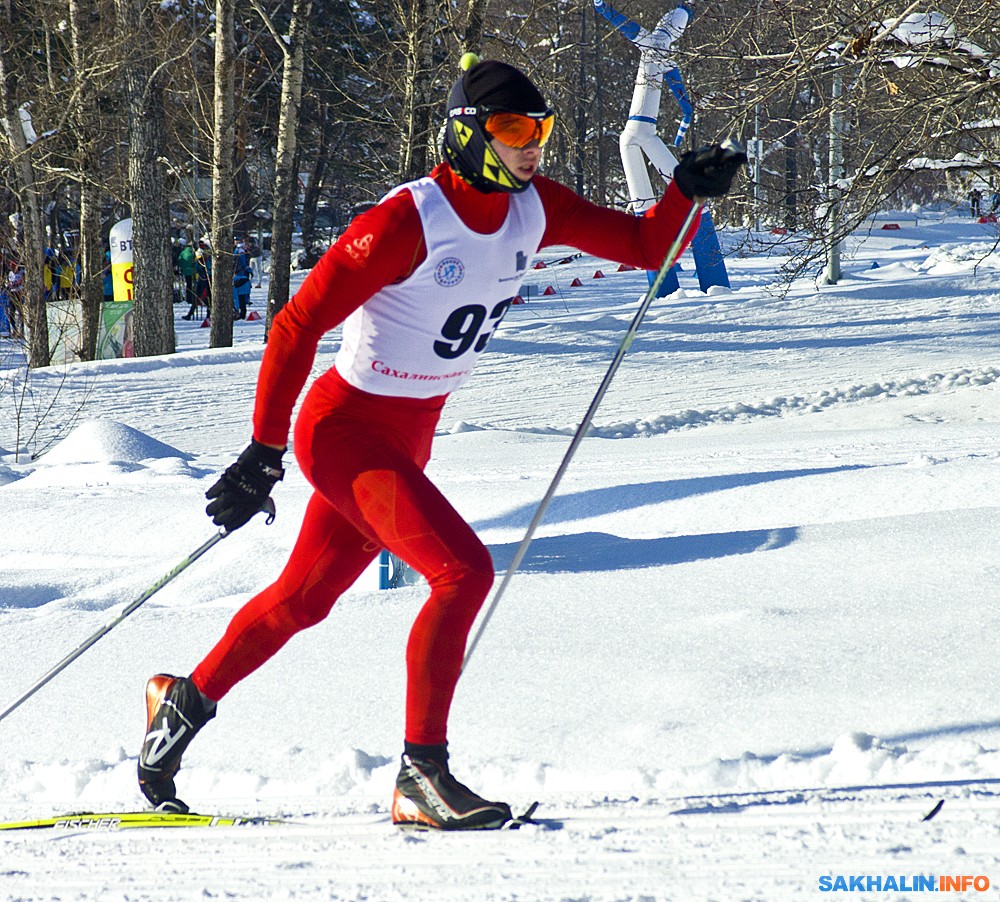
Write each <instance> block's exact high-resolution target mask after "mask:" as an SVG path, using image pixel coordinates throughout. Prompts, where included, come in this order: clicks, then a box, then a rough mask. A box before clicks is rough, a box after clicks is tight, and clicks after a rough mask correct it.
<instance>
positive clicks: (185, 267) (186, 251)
mask: <svg viewBox="0 0 1000 902" xmlns="http://www.w3.org/2000/svg"><path fill="white" fill-rule="evenodd" d="M177 243H178V245H180V252H179V253H178V254H177V270H178V272H180V274H181V278H182V279H183V280H184V300H185V301H187V303H188V305H189V309H188V312H187V316H184V317H182V319H191V317H193V316H194V312H195V310H197V309H198V296H197V295H196V294H195V291H194V273H195V259H194V248H193V247H191V246H190V245H189V244H188V243H187V238H181V239H180V240H179V241H178V242H177Z"/></svg>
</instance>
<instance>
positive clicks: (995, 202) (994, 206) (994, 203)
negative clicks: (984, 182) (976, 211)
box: [990, 188, 1000, 213]
mask: <svg viewBox="0 0 1000 902" xmlns="http://www.w3.org/2000/svg"><path fill="white" fill-rule="evenodd" d="M997 210H1000V191H998V190H997V189H996V188H994V189H993V194H992V195H990V212H991V213H996V211H997Z"/></svg>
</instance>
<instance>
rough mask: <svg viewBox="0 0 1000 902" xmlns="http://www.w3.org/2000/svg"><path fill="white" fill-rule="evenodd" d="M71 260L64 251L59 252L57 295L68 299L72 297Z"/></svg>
mask: <svg viewBox="0 0 1000 902" xmlns="http://www.w3.org/2000/svg"><path fill="white" fill-rule="evenodd" d="M75 269H76V267H74V266H73V261H72V260H70V258H69V255H68V254H67V253H66V252H65V251H60V252H59V297H60V298H61V299H62V300H64V301H68V300H70V299H71V298H72V297H73V285H74V283H75V282H76V280H75V279H74V270H75Z"/></svg>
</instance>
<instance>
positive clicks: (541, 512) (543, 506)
mask: <svg viewBox="0 0 1000 902" xmlns="http://www.w3.org/2000/svg"><path fill="white" fill-rule="evenodd" d="M704 203H705V198H703V197H696V198H694V200H692V201H691V209H690V210H689V211H688V215H687V218H686V219H685V220H684V224H683V225H682V226H681V229H680V231H679V232H678V233H677V237H676V238H675V239H674V243H673V244H671V245H670V249H669V250H668V251H667V254H666V256H665V257H664V258H663V263H661V264H660V268H659V270H657V273H656V276H655V278H654V279H653V282H652V284H651V285H650V286H649V289H648V290H647V291H646V295H645V297H643V299H642V303H641V304H639V309H638V310H637V311H636V313H635V316H634V317H633V318H632V323H631V325H629V327H628V331H627V332H626V333H625V337H624V338H622V340H621V344H620V345H618V350H617V351H616V352H615V356H614V358H613V359H612V361H611V365H610V366H609V367H608V371H607V372H606V373H605V374H604V379H603V380H602V381H601V384H600V387H599V388H598V389H597V394H595V395H594V399H593V400H592V401H591V402H590V407H588V408H587V412H586V413H585V414H584V415H583V420H582V421H581V423H580V425H579V426H578V427H577V430H576V433H575V434H574V435H573V439H572V441H570V443H569V447H568V448H567V449H566V453H565V455H563V459H562V463H561V464H559V468H558V469H557V470H556V475H555V476H553V477H552V482H551V483H549V487H548V490H547V491H546V492H545V495H544V497H543V498H542V500H541V501H540V502H539V504H538V509H537V510H536V511H535V516H534V517H532V520H531V523H530V524H528V530H527V532H525V534H524V538H523V539H521V544H520V545H518V546H517V551H515V552H514V559H513V560H512V561H511V562H510V566H509V567H508V568H507V572H506V573H505V574H504V577H503V579H502V580H501V582H500V585H499V586H498V587H497V590H496V592H495V593H494V595H493V600H492V601H491V602H490V606H489V607H488V608H487V609H486V613H485V614H484V615H483V619H482V621H481V622H480V624H479V629H478V630H476V634H475V636H473V638H472V642H471V643H470V644H469V649H468V651H467V652H466V653H465V660H464V661H462V670H463V671H464V670H465V668H466V667H467V666H468V664H469V659H470V658H471V657H472V653H473V652H474V651H475V650H476V645H478V644H479V639H480V638H481V637H482V635H483V631H484V630H485V629H486V625H487V624H488V623H489V622H490V618H491V617H492V616H493V612H494V611H495V610H496V607H497V604H499V602H500V599H501V597H502V596H503V593H504V592H505V591H506V589H507V586H508V585H509V584H510V581H511V579H512V578H513V576H514V573H515V572H516V571H517V568H518V567H519V566H520V565H521V561H522V560H523V559H524V555H525V553H526V552H527V551H528V546H529V545H530V544H531V540H532V538H533V537H534V535H535V530H536V529H538V526H539V524H540V523H541V522H542V517H544V516H545V511H546V510H547V509H548V506H549V504H550V503H551V502H552V499H553V498H554V497H555V494H556V489H558V488H559V483H560V482H561V481H562V478H563V475H564V474H565V472H566V470H567V468H568V467H569V462H570V461H571V460H572V459H573V455H574V454H575V453H576V449H577V446H578V445H579V444H580V442H581V441H583V437H584V436H585V435H586V433H587V430H588V429H589V428H590V424H591V421H592V420H593V419H594V414H596V413H597V408H598V407H599V406H600V404H601V401H602V400H604V395H605V394H606V393H607V391H608V388H609V387H610V386H611V380H612V379H614V377H615V373H617V372H618V367H619V366H621V362H622V360H623V359H624V357H625V354H626V353H627V352H628V349H629V347H630V345H631V344H632V341H633V339H634V338H635V336H636V333H637V332H638V331H639V325H640V323H642V320H643V317H645V315H646V311H647V310H649V307H650V305H651V304H652V303H653V301H654V300H655V299H656V295H657V293H658V292H659V290H660V286H661V285H662V284H663V280H664V279H665V278H666V277H667V273H668V272H669V271H670V268H671V267H672V266H673V265H674V263H676V262H677V258H678V257H679V256H680V252H681V246H682V245H683V243H684V236H685V235H687V233H688V229H690V228H691V226H692V225H693V223H694V221H695V218H696V217H697V216H698V213H699V211H700V210H701V208H702V206H703V205H704Z"/></svg>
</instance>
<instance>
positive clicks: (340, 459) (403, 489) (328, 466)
mask: <svg viewBox="0 0 1000 902" xmlns="http://www.w3.org/2000/svg"><path fill="white" fill-rule="evenodd" d="M467 56H473V55H471V54H468V55H467ZM463 59H465V58H463ZM554 122H555V114H554V113H553V111H552V110H550V109H549V108H548V106H547V105H546V103H545V100H544V98H543V97H542V95H541V93H540V92H539V90H538V88H537V87H536V86H535V85H534V84H533V83H532V82H531V81H530V80H529V79H528V77H527V76H525V75H524V74H523V73H522V72H520V71H519V70H517V69H515V68H514V67H512V66H509V65H507V64H505V63H502V62H497V61H492V60H487V61H483V62H479V61H478V59H475V58H474V57H473V62H472V64H471V66H470V67H468V68H467V69H466V71H465V73H464V74H463V75H462V76H461V77H460V78H459V79H458V81H457V82H456V83H455V85H454V86H453V88H452V90H451V94H450V96H449V100H448V111H447V121H446V123H445V129H444V131H443V138H442V151H443V154H444V157H445V161H444V162H442V163H440V164H438V165H437V166H436V167H435V168H434V169H433V170H432V172H431V173H430V175H429V176H427V177H425V178H421V179H418V180H416V181H413V182H409V183H407V184H404V185H401V186H399V187H398V188H396V189H395V190H394V191H392V192H390V193H389V194H388V195H387V196H386V197H385V198H384V199H383V200H382V201H381V202H380V203H379V204H377V205H376V206H374V207H373V208H371V209H370V210H368V211H366V212H364V213H362V214H361V215H359V216H358V217H357V218H356V219H355V220H354V221H353V222H352V223H351V224H350V226H349V227H348V228H347V230H346V231H345V232H344V234H343V235H342V236H341V237H340V239H339V240H338V241H337V243H336V244H334V245H333V246H332V247H331V248H330V249H329V250H328V251H327V252H326V253H325V254H324V256H323V258H322V259H321V260H320V262H319V263H318V264H317V265H316V266H315V267H314V268H313V270H312V271H311V273H310V274H309V276H308V277H307V279H306V280H305V282H304V283H303V285H302V288H301V289H300V290H299V292H298V293H297V294H296V295H295V297H294V298H293V299H292V301H291V302H290V303H288V304H287V305H286V306H285V307H284V309H283V310H282V311H281V312H280V313H279V314H278V315H277V316H276V317H275V319H274V324H273V326H272V329H271V333H270V337H269V340H268V343H267V346H266V348H265V352H264V357H263V361H262V364H261V371H260V376H259V378H258V382H257V394H256V400H255V407H254V429H253V439H252V441H251V442H250V444H249V446H248V447H247V448H246V449H245V450H244V451H243V453H242V454H240V456H239V459H238V460H237V461H236V462H235V463H234V464H232V465H231V466H230V467H229V468H228V469H227V470H226V471H225V472H224V473H223V474H222V476H221V478H220V479H219V480H218V482H216V483H215V485H213V486H212V487H211V488H210V489H209V490H208V492H207V493H206V495H207V497H208V498H209V499H210V503H209V505H208V507H207V513H208V514H209V516H210V517H212V519H213V522H214V523H215V524H216V525H218V526H220V527H222V528H223V529H224V530H226V531H227V532H231V531H233V530H236V529H238V528H239V527H241V526H243V525H244V524H245V523H247V522H248V521H249V520H250V519H251V518H252V517H253V516H254V515H255V514H257V513H258V512H260V511H261V510H262V509H263V508H264V507H265V506H266V505H270V503H271V502H270V499H269V495H270V492H271V490H272V488H273V487H274V485H275V484H276V483H277V482H278V481H279V480H281V479H282V477H283V476H284V468H283V465H282V456H283V454H284V452H285V450H286V443H287V440H288V432H289V429H290V422H291V416H292V408H293V406H294V405H295V403H296V400H297V398H298V396H299V393H300V391H301V390H302V387H303V385H304V383H305V381H306V378H307V377H308V375H309V372H310V368H311V366H312V362H313V359H314V355H315V352H316V347H317V343H318V342H319V340H320V338H321V337H322V336H323V335H324V334H325V333H326V332H327V331H329V330H330V329H332V328H334V327H335V326H337V325H339V324H341V323H343V340H342V343H341V347H340V350H339V352H338V354H337V357H336V361H335V365H334V367H333V368H332V369H330V370H329V371H328V372H326V373H325V374H323V375H322V376H320V377H319V378H318V379H317V380H316V381H315V383H314V384H313V386H312V387H311V388H310V390H309V392H308V393H307V396H306V399H305V401H304V402H303V406H302V408H301V411H300V413H299V415H298V418H297V421H296V424H295V433H294V436H295V455H296V458H297V460H298V462H299V465H300V467H301V468H302V471H303V473H304V474H305V476H306V478H307V479H308V480H309V481H310V483H311V484H312V486H313V489H314V493H313V495H312V497H311V499H310V501H309V505H308V508H307V510H306V513H305V517H304V521H303V523H302V527H301V531H300V533H299V537H298V540H297V542H296V545H295V547H294V548H293V550H292V553H291V556H290V558H289V560H288V563H287V564H286V565H285V568H284V570H283V571H282V573H281V575H280V576H279V577H278V579H277V581H276V582H274V583H273V584H272V585H270V586H268V587H267V588H265V589H264V590H263V591H262V592H260V593H259V594H257V595H256V596H255V597H253V598H251V599H250V600H249V601H248V602H247V603H246V604H245V605H244V606H243V608H242V609H241V610H239V611H238V612H237V613H236V614H235V616H234V617H233V619H232V621H231V622H230V624H229V627H228V628H227V630H226V632H225V634H224V635H223V636H222V638H221V639H220V640H219V642H218V643H217V644H216V645H215V647H214V648H212V649H211V650H210V651H209V652H208V654H207V656H206V657H205V658H204V659H203V660H202V661H201V663H199V664H198V665H197V667H195V668H194V671H193V672H192V673H191V675H190V676H187V677H180V676H173V675H170V674H157V675H156V676H154V677H152V678H151V679H150V680H149V682H148V683H147V687H146V705H147V717H148V720H147V724H148V729H147V733H146V737H145V740H144V742H143V745H142V751H141V753H140V756H139V765H138V777H139V785H140V788H141V790H142V792H143V794H144V795H145V796H146V798H147V799H148V800H149V801H150V802H151V803H153V804H154V805H156V806H159V807H161V809H163V810H175V811H186V810H187V807H186V806H185V805H184V803H183V802H180V801H179V800H178V799H177V797H176V790H175V785H174V776H175V774H176V773H177V770H178V767H179V766H180V761H181V756H182V754H183V753H184V751H185V749H186V748H187V746H188V744H189V742H190V741H191V739H192V738H193V737H194V735H195V734H196V733H197V732H198V730H199V729H201V727H202V726H204V724H205V723H207V722H208V721H209V720H211V719H212V718H213V717H214V716H215V713H216V703H217V702H219V701H220V700H221V699H222V698H223V697H224V696H225V695H226V693H227V692H228V691H229V690H230V689H232V687H233V686H234V685H235V684H236V683H237V682H239V681H240V680H242V679H243V678H244V677H246V676H247V675H248V674H250V673H251V672H253V671H254V670H256V669H257V668H258V667H260V666H261V665H262V664H263V663H264V662H265V661H266V660H267V659H268V658H270V657H271V656H272V655H274V654H275V653H276V652H277V651H278V650H279V649H280V648H281V647H282V646H283V645H284V644H285V643H286V642H287V641H288V640H289V639H290V638H291V637H292V635H294V634H295V633H296V632H298V631H299V630H302V629H304V628H306V627H309V626H312V625H314V624H316V623H318V622H319V621H321V620H323V619H324V618H325V617H326V616H327V614H328V613H329V612H330V609H331V608H332V606H333V604H334V602H336V600H337V598H338V597H339V596H340V594H341V593H342V592H344V591H345V590H346V589H347V588H349V587H350V586H351V584H352V583H353V582H354V581H355V580H356V579H357V577H358V576H359V575H360V574H361V573H362V572H363V571H364V570H365V569H366V567H367V566H368V564H369V563H370V562H371V561H372V560H373V559H374V558H375V557H376V556H377V555H378V554H379V552H380V550H381V549H382V548H387V549H388V550H389V551H391V552H392V553H393V554H395V555H397V556H398V557H400V558H401V559H402V560H404V561H405V562H406V563H407V564H409V565H410V566H411V567H413V569H415V570H416V571H418V572H419V573H421V574H422V575H423V576H424V577H425V578H426V580H427V582H428V584H429V587H430V596H429V598H428V599H427V601H426V603H425V604H424V606H423V608H422V609H421V611H420V613H419V614H418V615H417V617H416V619H415V622H414V624H413V627H412V630H411V632H410V636H409V640H408V643H407V647H406V666H407V689H406V711H405V714H406V718H405V733H404V745H403V749H404V750H403V755H402V760H401V767H400V771H399V775H398V777H397V780H396V788H395V792H394V796H393V802H392V820H393V822H394V823H396V824H400V825H424V826H428V827H434V828H440V829H445V830H461V829H474V828H480V829H495V828H499V827H501V826H503V824H504V823H506V822H507V821H509V820H510V819H511V811H510V807H509V806H508V805H507V804H506V803H504V802H493V801H489V800H487V799H484V798H482V797H481V796H479V795H477V794H476V793H475V792H473V791H472V790H471V789H469V788H467V787H466V786H464V785H462V784H461V783H459V782H458V781H457V780H456V779H455V777H454V776H452V774H451V771H450V768H449V764H448V750H447V721H448V712H449V707H450V705H451V701H452V696H453V693H454V691H455V686H456V683H457V682H458V678H459V675H460V672H461V668H462V658H463V653H464V649H465V644H466V639H467V637H468V633H469V631H470V629H471V627H472V624H473V621H474V619H475V617H476V614H477V612H478V611H479V608H480V606H481V605H482V603H483V601H484V600H485V598H486V595H487V593H488V592H489V589H490V587H491V585H492V583H493V578H494V568H493V562H492V560H491V558H490V555H489V552H488V551H487V549H486V547H485V546H484V545H483V544H482V542H481V541H480V540H479V539H478V538H477V537H476V535H475V533H474V532H473V531H472V529H471V528H470V527H469V525H468V524H467V523H466V522H465V521H464V520H463V519H462V517H461V516H460V515H459V514H458V513H457V512H456V511H455V509H454V508H453V507H452V506H451V505H450V504H449V503H448V501H447V500H446V499H445V497H444V496H443V495H442V494H441V492H440V491H439V490H438V489H437V488H436V487H435V486H434V485H433V484H432V483H431V482H430V480H429V479H428V478H427V476H426V475H425V474H424V467H425V466H426V464H427V462H428V459H429V458H430V454H431V442H432V440H433V437H434V429H435V426H436V424H437V422H438V419H439V417H440V415H441V409H442V407H443V406H444V403H445V400H446V398H447V396H448V394H449V393H450V392H451V391H453V390H455V389H457V388H458V387H459V386H460V385H462V383H464V382H465V381H466V379H467V378H468V377H469V375H470V373H471V372H472V369H473V367H474V365H475V363H476V361H477V359H478V358H479V356H480V354H482V352H483V351H484V349H485V348H486V344H487V342H488V341H489V339H490V337H491V335H492V334H493V332H494V331H495V330H496V329H497V327H498V326H499V325H500V321H501V320H502V319H503V317H504V314H505V313H506V312H507V309H508V307H509V306H510V305H511V303H512V301H513V298H514V297H515V296H516V294H517V291H518V288H519V286H520V284H521V281H522V280H523V278H524V277H525V275H526V274H527V272H528V265H529V262H530V260H531V257H532V255H533V254H534V253H535V252H536V251H537V250H538V249H539V248H540V247H544V246H547V245H567V244H568V245H573V246H575V247H577V248H579V249H580V250H581V251H584V252H586V253H590V254H594V255H597V256H601V257H605V258H610V259H613V260H617V261H621V262H623V263H629V264H634V265H636V266H642V267H643V268H650V267H657V266H659V265H660V263H661V261H662V259H663V256H664V254H665V252H666V250H667V248H668V246H669V245H670V244H671V242H672V241H673V239H674V238H676V237H677V234H678V232H679V230H680V228H681V226H682V224H683V220H684V219H685V216H686V215H687V213H688V212H689V211H690V209H691V206H692V204H693V203H694V200H693V198H695V197H699V198H704V197H706V196H720V195H723V194H725V193H726V192H727V191H728V190H729V187H730V184H731V182H732V180H733V177H734V175H735V173H736V171H737V170H738V168H739V166H740V165H742V164H743V163H745V162H746V157H745V156H744V155H733V154H729V153H727V152H725V151H723V149H722V148H720V147H718V146H713V147H710V148H703V149H702V150H701V151H698V152H691V153H688V154H686V155H685V156H684V157H683V159H682V160H681V162H680V164H679V165H678V167H677V171H676V173H675V178H674V183H673V184H672V185H671V186H669V187H668V188H667V190H666V192H665V194H664V196H663V199H662V200H661V201H660V202H659V203H658V204H657V205H656V206H655V207H653V208H652V209H651V210H650V211H649V213H648V214H647V215H646V216H644V217H634V216H631V215H629V214H627V213H623V212H618V211H614V210H609V209H604V208H602V207H598V206H596V205H594V204H591V203H589V202H588V201H585V200H584V199H583V198H581V197H578V196H577V195H576V194H574V193H573V192H572V191H570V190H569V189H568V188H565V187H563V186H562V185H560V184H559V183H557V182H555V181H552V180H551V179H548V178H546V177H545V176H543V175H540V174H538V168H539V165H540V160H541V154H542V145H543V144H545V142H546V140H547V139H548V137H549V135H550V134H551V132H552V128H553V125H554Z"/></svg>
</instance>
